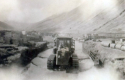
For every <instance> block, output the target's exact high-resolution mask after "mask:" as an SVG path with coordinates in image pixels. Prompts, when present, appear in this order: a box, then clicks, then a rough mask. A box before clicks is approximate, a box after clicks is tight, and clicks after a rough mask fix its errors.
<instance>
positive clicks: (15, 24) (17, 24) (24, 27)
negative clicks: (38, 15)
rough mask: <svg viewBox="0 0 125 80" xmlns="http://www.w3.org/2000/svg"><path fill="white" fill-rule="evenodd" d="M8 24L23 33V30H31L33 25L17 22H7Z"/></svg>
mask: <svg viewBox="0 0 125 80" xmlns="http://www.w3.org/2000/svg"><path fill="white" fill-rule="evenodd" d="M6 23H7V24H9V25H10V26H13V28H14V30H18V31H22V30H29V29H30V28H29V27H30V26H31V25H32V23H22V22H16V21H6Z"/></svg>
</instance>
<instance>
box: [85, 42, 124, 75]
mask: <svg viewBox="0 0 125 80" xmlns="http://www.w3.org/2000/svg"><path fill="white" fill-rule="evenodd" d="M103 45H107V46H108V45H109V44H103ZM83 51H85V52H86V53H88V54H89V56H90V57H91V59H92V60H93V61H94V63H95V64H97V63H98V65H101V66H107V65H109V63H110V66H112V68H114V69H115V70H117V71H118V72H120V73H121V74H122V75H125V74H124V73H125V68H124V66H125V64H124V62H125V53H124V51H121V50H118V49H112V48H108V47H104V46H102V45H101V43H100V42H93V41H85V42H83Z"/></svg>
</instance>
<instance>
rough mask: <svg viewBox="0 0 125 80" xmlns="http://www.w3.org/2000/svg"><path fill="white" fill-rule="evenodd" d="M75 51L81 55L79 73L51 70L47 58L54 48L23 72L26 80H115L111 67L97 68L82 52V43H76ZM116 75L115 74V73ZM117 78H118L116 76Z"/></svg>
mask: <svg viewBox="0 0 125 80" xmlns="http://www.w3.org/2000/svg"><path fill="white" fill-rule="evenodd" d="M75 47H76V48H75V53H76V54H77V55H78V57H79V59H80V60H79V65H80V68H79V73H78V74H75V73H66V71H51V70H48V69H47V58H48V57H49V55H50V54H52V49H48V50H46V51H44V52H41V53H40V54H39V55H38V56H37V57H36V58H35V59H33V60H32V63H31V64H30V65H29V68H28V70H26V71H25V72H23V74H24V76H25V80H83V79H84V80H103V79H104V80H114V78H113V77H112V73H111V74H110V71H109V69H105V68H103V69H97V68H96V67H94V63H93V61H92V60H90V59H89V56H88V55H87V54H86V53H83V52H82V43H80V42H77V41H76V44H75ZM113 76H114V75H113ZM115 80H117V79H116V78H115Z"/></svg>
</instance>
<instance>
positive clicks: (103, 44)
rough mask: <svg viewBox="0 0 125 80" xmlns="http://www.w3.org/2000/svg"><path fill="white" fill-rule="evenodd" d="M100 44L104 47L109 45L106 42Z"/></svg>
mask: <svg viewBox="0 0 125 80" xmlns="http://www.w3.org/2000/svg"><path fill="white" fill-rule="evenodd" d="M101 45H102V46H104V47H110V43H108V42H101Z"/></svg>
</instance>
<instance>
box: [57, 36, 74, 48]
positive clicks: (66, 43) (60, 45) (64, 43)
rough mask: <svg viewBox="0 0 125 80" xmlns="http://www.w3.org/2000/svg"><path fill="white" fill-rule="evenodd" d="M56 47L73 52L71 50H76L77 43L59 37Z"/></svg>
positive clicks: (67, 38)
mask: <svg viewBox="0 0 125 80" xmlns="http://www.w3.org/2000/svg"><path fill="white" fill-rule="evenodd" d="M55 46H56V47H57V48H68V49H69V50H71V48H74V46H75V41H74V40H73V39H72V38H70V37H58V38H57V39H56V42H55Z"/></svg>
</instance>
